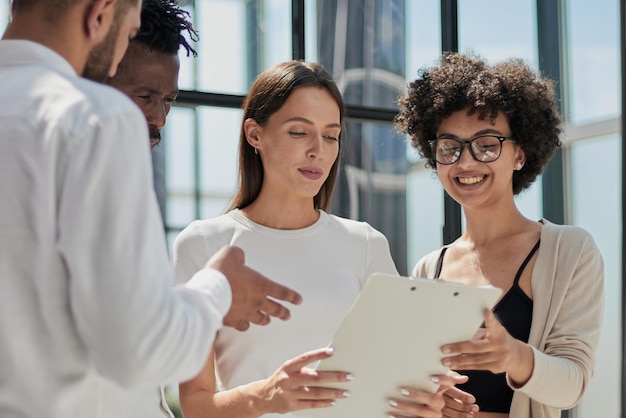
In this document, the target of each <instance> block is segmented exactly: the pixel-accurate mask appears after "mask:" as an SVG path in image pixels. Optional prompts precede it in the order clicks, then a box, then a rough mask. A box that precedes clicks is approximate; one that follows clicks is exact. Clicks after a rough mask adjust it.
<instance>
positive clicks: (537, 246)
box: [513, 239, 541, 285]
mask: <svg viewBox="0 0 626 418" xmlns="http://www.w3.org/2000/svg"><path fill="white" fill-rule="evenodd" d="M539 243H541V239H538V240H537V243H536V244H535V246H534V247H533V249H532V250H530V253H528V255H527V256H526V259H525V260H524V262H523V263H522V265H521V266H520V267H519V269H518V270H517V274H516V275H515V280H513V284H514V285H517V282H519V279H520V277H522V273H523V272H524V269H525V268H526V265H527V264H528V262H529V261H530V259H531V258H532V257H533V255H535V253H536V252H537V249H538V248H539Z"/></svg>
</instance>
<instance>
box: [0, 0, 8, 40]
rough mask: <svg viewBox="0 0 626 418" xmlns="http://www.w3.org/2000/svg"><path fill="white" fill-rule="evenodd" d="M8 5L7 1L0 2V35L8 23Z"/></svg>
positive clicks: (1, 0) (0, 0)
mask: <svg viewBox="0 0 626 418" xmlns="http://www.w3.org/2000/svg"><path fill="white" fill-rule="evenodd" d="M10 4H11V2H10V1H9V0H0V33H3V32H4V29H5V28H6V26H7V24H8V23H9V10H10Z"/></svg>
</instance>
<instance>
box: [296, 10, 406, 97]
mask: <svg viewBox="0 0 626 418" xmlns="http://www.w3.org/2000/svg"><path fill="white" fill-rule="evenodd" d="M315 3H316V8H315V10H316V13H315V15H314V16H313V17H309V18H308V19H309V20H308V22H310V23H309V24H316V27H317V38H316V40H315V42H312V44H313V45H312V46H313V47H314V48H315V52H311V53H310V56H314V57H318V59H319V62H320V63H321V64H322V65H324V67H326V69H328V71H330V73H331V74H332V75H333V77H334V78H335V80H336V81H337V84H338V85H339V88H340V90H341V91H342V92H343V93H344V99H345V101H346V103H349V104H357V105H365V106H375V107H384V108H390V109H396V104H395V103H396V100H397V98H398V96H399V95H400V94H402V93H403V92H404V89H405V77H404V73H405V67H406V65H405V49H406V48H405V31H404V26H405V23H404V17H405V3H406V1H404V0H372V1H366V2H364V1H361V0H317V1H316V2H315ZM310 8H312V6H309V9H310ZM309 49H310V48H309V47H307V50H309Z"/></svg>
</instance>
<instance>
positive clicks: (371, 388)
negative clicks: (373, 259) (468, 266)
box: [294, 273, 502, 418]
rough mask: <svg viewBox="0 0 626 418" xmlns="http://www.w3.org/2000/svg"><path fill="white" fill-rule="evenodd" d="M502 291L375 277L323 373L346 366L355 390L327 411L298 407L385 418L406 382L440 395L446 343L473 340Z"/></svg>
mask: <svg viewBox="0 0 626 418" xmlns="http://www.w3.org/2000/svg"><path fill="white" fill-rule="evenodd" d="M501 293H502V291H501V290H500V289H498V288H495V287H471V286H465V285H461V284H454V283H450V282H444V281H439V280H429V279H422V278H408V277H398V276H391V275H385V274H378V273H376V274H373V275H372V276H371V277H370V278H369V279H368V281H367V283H366V284H365V286H364V288H363V290H362V291H361V293H360V295H359V297H358V298H357V300H356V301H355V302H354V304H353V306H352V308H351V309H350V312H349V313H348V315H347V316H346V318H345V319H344V321H343V322H342V324H341V325H340V327H339V329H338V330H337V332H336V334H335V337H334V338H333V341H332V342H331V343H330V346H332V347H334V349H335V353H334V355H333V356H332V357H330V358H328V359H325V360H322V361H321V362H320V363H319V364H318V366H317V370H327V371H328V370H329V371H333V370H334V371H346V372H350V373H352V374H353V375H354V380H352V381H351V382H347V383H341V384H334V385H325V386H327V387H336V388H341V389H346V390H349V391H350V397H348V398H345V399H338V400H337V403H336V405H334V406H332V407H329V408H320V409H306V410H300V411H295V412H294V413H295V414H297V415H301V416H305V417H310V418H346V417H359V418H369V417H377V418H378V417H385V416H387V412H389V411H391V410H393V408H391V407H390V406H389V403H388V399H389V398H390V397H393V398H399V399H402V396H401V395H400V392H399V388H400V386H409V387H415V388H419V389H422V390H426V391H429V392H435V391H436V390H437V388H438V385H436V384H434V383H433V382H432V381H431V380H430V376H431V375H433V374H445V373H447V372H448V371H449V369H448V368H446V367H445V366H443V365H442V364H441V359H442V358H443V357H444V355H443V354H442V353H441V349H440V347H441V346H442V345H444V344H448V343H453V342H459V341H465V340H469V339H471V338H472V337H473V335H474V333H475V332H476V330H477V329H478V328H479V327H480V325H481V323H482V322H483V310H484V309H485V308H492V307H493V305H494V304H495V302H496V301H497V300H498V298H499V297H500V295H501Z"/></svg>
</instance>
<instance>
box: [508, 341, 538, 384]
mask: <svg viewBox="0 0 626 418" xmlns="http://www.w3.org/2000/svg"><path fill="white" fill-rule="evenodd" d="M515 342H516V344H515V348H514V351H515V355H514V357H513V361H512V362H511V363H512V364H514V367H513V368H512V369H511V370H510V371H508V372H507V374H508V377H509V380H510V382H511V383H512V384H513V386H515V387H518V388H519V387H522V386H524V385H525V384H526V383H528V381H529V380H530V378H531V376H532V374H533V368H534V365H535V354H534V352H533V349H532V348H531V347H530V345H528V344H526V343H524V342H522V341H519V340H515Z"/></svg>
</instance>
